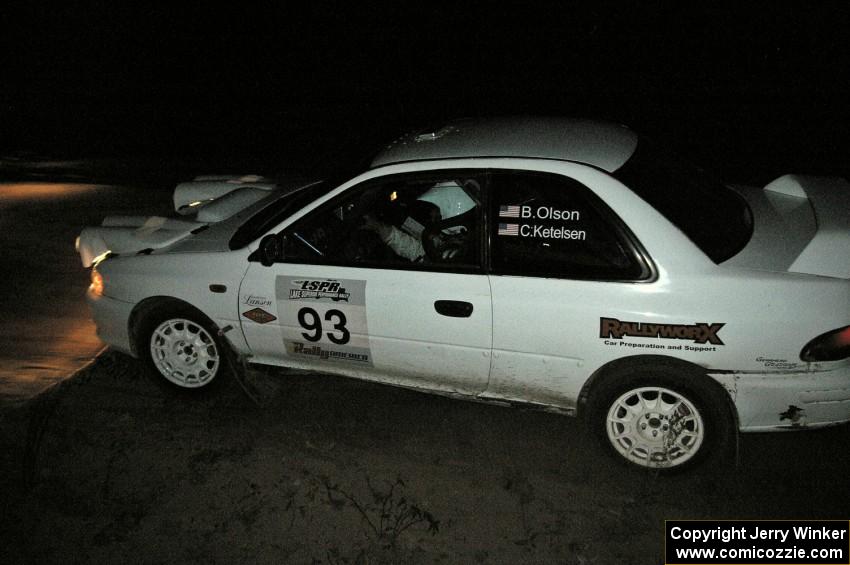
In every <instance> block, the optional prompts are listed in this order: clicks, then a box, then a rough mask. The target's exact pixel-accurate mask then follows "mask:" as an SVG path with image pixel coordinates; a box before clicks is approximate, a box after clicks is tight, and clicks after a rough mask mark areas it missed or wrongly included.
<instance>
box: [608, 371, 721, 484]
mask: <svg viewBox="0 0 850 565" xmlns="http://www.w3.org/2000/svg"><path fill="white" fill-rule="evenodd" d="M605 429H606V432H607V434H608V440H609V441H610V442H611V445H612V446H613V447H614V450H615V451H616V452H617V453H619V454H620V455H621V456H623V457H625V458H626V459H627V460H629V461H631V462H632V463H635V464H637V465H640V466H641V467H647V468H658V467H662V468H672V467H678V466H680V465H683V464H684V463H686V462H687V461H689V460H690V459H691V458H693V457H694V456H696V454H697V453H698V452H699V450H700V447H701V446H702V445H703V442H704V441H705V431H706V428H705V423H704V421H703V417H702V415H701V414H700V412H699V410H698V409H697V408H696V405H695V404H694V402H693V401H691V400H690V399H688V398H687V397H685V396H684V395H682V394H680V393H678V392H676V391H673V390H670V389H668V388H663V387H658V386H654V387H653V386H646V387H640V388H634V389H631V390H628V391H626V392H625V393H623V394H622V395H620V396H619V397H618V398H617V399H616V400H615V401H614V402H613V403H611V405H610V407H609V408H608V414H607V417H606V420H605Z"/></svg>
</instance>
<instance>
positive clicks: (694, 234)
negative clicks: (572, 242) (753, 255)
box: [614, 138, 753, 263]
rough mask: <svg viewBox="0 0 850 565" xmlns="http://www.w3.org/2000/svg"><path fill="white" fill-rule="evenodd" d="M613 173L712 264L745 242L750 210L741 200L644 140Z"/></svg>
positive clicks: (749, 225) (735, 194)
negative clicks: (684, 236) (689, 240)
mask: <svg viewBox="0 0 850 565" xmlns="http://www.w3.org/2000/svg"><path fill="white" fill-rule="evenodd" d="M614 177H616V178H617V179H618V180H619V181H620V182H622V183H623V184H625V185H626V186H628V187H629V188H630V189H632V190H633V191H634V192H635V193H636V194H637V195H638V196H640V197H641V198H643V199H644V200H645V201H647V202H648V203H649V204H651V205H652V206H653V207H654V208H655V209H656V210H658V211H659V212H661V213H662V214H663V215H664V216H665V217H666V218H667V219H668V220H670V222H672V223H673V224H674V225H675V226H676V227H678V228H679V229H680V230H682V231H683V232H684V233H685V235H687V236H688V238H690V239H691V241H693V242H694V243H695V244H696V245H697V246H698V247H699V248H700V249H701V250H702V251H703V252H704V253H705V254H706V255H708V256H709V257H710V258H711V260H712V261H714V262H715V263H722V262H723V261H725V260H727V259H729V258H730V257H732V256H734V255H735V254H737V253H738V252H739V251H740V250H741V249H743V248H744V246H746V245H747V242H748V241H749V240H750V236H751V235H752V232H753V220H752V213H751V211H750V208H749V206H748V205H747V203H746V202H745V201H744V199H743V198H741V197H740V196H739V195H738V194H737V193H736V192H734V191H733V190H732V189H730V188H728V187H726V186H725V185H724V184H723V183H721V182H720V180H719V179H716V178H714V177H713V176H711V175H709V174H708V173H706V172H705V171H703V170H702V169H699V168H697V167H693V166H690V165H688V164H687V163H685V162H683V161H682V160H681V159H679V158H676V157H674V156H673V155H672V153H670V152H668V151H666V150H664V149H662V148H661V147H659V146H657V145H655V144H653V143H652V142H650V141H648V140H646V139H645V138H642V139H641V140H640V141H639V142H638V145H637V148H636V149H635V152H634V154H633V155H632V156H631V157H630V158H629V160H628V161H626V163H625V164H624V165H623V166H622V167H620V169H618V170H617V171H616V172H614Z"/></svg>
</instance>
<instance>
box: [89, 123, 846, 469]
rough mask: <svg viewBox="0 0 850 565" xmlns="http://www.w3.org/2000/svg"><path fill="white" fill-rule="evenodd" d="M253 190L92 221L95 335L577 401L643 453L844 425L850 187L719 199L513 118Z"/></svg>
mask: <svg viewBox="0 0 850 565" xmlns="http://www.w3.org/2000/svg"><path fill="white" fill-rule="evenodd" d="M261 180H262V179H248V180H247V181H246V180H245V179H235V180H234V179H231V180H222V179H218V180H216V179H201V180H197V181H194V184H193V183H188V184H187V185H186V186H183V192H182V194H183V197H182V199H181V201H180V202H179V203H178V202H177V199H176V200H175V205H176V206H177V205H178V204H179V205H180V206H187V207H188V208H190V209H191V208H197V209H198V212H197V214H190V215H187V216H186V218H185V219H183V220H175V219H164V218H159V219H147V220H135V221H124V222H123V223H125V224H128V225H124V226H120V225H115V224H121V223H122V222H115V221H113V223H112V224H109V222H107V224H108V225H106V226H101V227H99V228H92V229H91V230H90V231H89V232H84V233H83V236H81V239H80V241H79V242H78V245H79V250H80V253H81V255H82V256H83V258H84V264H85V263H91V262H94V263H95V266H94V268H93V269H92V285H91V287H90V290H89V292H88V299H89V302H90V304H91V307H92V311H93V314H94V318H95V321H96V323H97V327H98V335H99V336H100V337H101V339H103V340H104V341H105V342H106V343H108V344H110V345H112V346H113V347H114V348H116V349H118V350H121V351H125V352H127V353H130V354H132V355H135V356H137V357H140V358H142V359H143V360H144V361H145V362H146V363H147V364H148V365H149V366H150V368H151V369H152V370H153V371H154V372H155V373H158V374H159V375H161V376H162V377H164V378H165V379H167V381H169V382H171V383H173V384H174V385H177V386H179V387H185V388H201V387H204V386H206V385H209V384H210V383H212V382H214V381H215V380H216V379H217V378H218V377H219V375H220V374H221V373H222V372H223V371H224V370H225V359H226V356H225V353H226V352H227V351H228V350H227V349H225V348H229V349H230V350H232V351H233V352H234V353H235V354H236V355H238V356H240V357H242V358H243V359H244V360H247V361H248V362H250V363H258V364H265V365H281V366H288V367H297V368H307V369H316V370H319V371H322V372H333V373H338V374H342V375H347V376H352V377H359V378H363V379H369V380H373V381H379V382H384V383H389V384H393V385H399V386H405V387H411V388H416V389H420V390H427V391H431V392H436V393H440V394H447V395H453V396H458V397H467V398H472V399H476V400H486V401H494V402H523V403H529V404H532V405H538V406H541V407H545V408H549V409H554V410H560V411H563V412H566V413H568V414H574V415H575V414H581V415H584V416H586V419H587V421H588V422H589V425H590V426H591V428H592V429H593V430H594V431H595V432H597V433H598V434H599V435H600V437H601V438H602V440H603V442H604V443H606V444H607V445H608V446H610V448H611V449H612V450H613V452H614V453H615V454H619V456H621V457H622V458H623V459H625V460H627V461H629V462H631V463H633V464H636V465H638V466H643V467H651V468H661V469H679V468H682V467H683V466H686V465H690V464H693V463H695V462H697V461H698V460H700V459H703V458H704V457H705V456H707V455H709V454H712V453H713V454H718V453H723V452H724V448H725V447H727V446H729V445H731V444H732V443H734V442H733V439H734V437H735V434H736V432H737V431H738V430H740V431H744V432H747V431H771V430H782V429H802V428H811V427H817V426H824V425H829V424H837V423H840V422H845V421H847V420H848V419H850V361H848V359H847V358H848V356H850V326H848V324H850V281H848V277H850V247H848V243H850V185H848V183H847V182H846V181H845V180H843V179H838V178H824V177H806V176H790V175H788V176H783V177H780V178H778V179H776V180H775V181H773V182H771V183H770V184H769V185H767V186H766V187H764V188H748V187H734V188H730V187H727V186H724V185H722V184H720V183H719V182H716V181H715V180H713V179H712V178H710V177H708V176H706V175H705V174H704V173H703V172H701V171H700V170H698V169H696V168H691V167H689V166H687V165H685V164H683V163H682V162H680V161H678V160H676V159H675V158H674V157H672V156H671V155H670V154H668V153H666V152H665V151H664V150H663V149H661V148H659V147H657V146H655V145H654V144H653V143H652V142H650V141H648V140H645V139H643V138H641V137H639V136H637V135H636V134H635V133H634V132H633V131H631V130H629V129H627V128H625V127H622V126H619V125H613V124H607V123H600V122H593V121H584V120H568V119H532V118H523V119H508V118H504V119H488V120H466V121H459V122H454V123H451V124H449V125H446V126H445V127H442V128H439V129H435V130H430V131H426V132H417V133H413V134H410V135H406V136H403V137H401V138H399V139H398V140H396V141H394V142H393V143H392V144H390V145H389V146H388V147H386V148H385V149H384V150H383V151H382V152H381V153H379V154H378V155H377V156H376V157H375V158H374V160H373V161H372V163H371V166H370V167H369V168H368V169H367V170H365V171H363V172H362V173H361V174H359V175H357V176H355V177H354V178H349V179H344V180H343V181H342V182H334V181H323V182H317V183H311V184H304V183H302V184H300V185H297V186H286V185H283V186H276V187H269V186H265V185H262V182H260V181H261ZM210 182H211V183H213V184H214V185H216V183H217V185H216V186H217V188H216V186H213V187H212V188H209V187H208V188H209V190H207V191H206V192H204V191H203V190H201V191H198V192H199V193H200V194H202V196H203V198H202V199H200V200H194V201H193V200H192V198H191V196H190V197H186V194H187V192H186V191H187V190H188V191H189V193H191V192H192V187H193V186H201V185H203V184H204V183H210ZM197 183H199V184H197ZM246 185H250V186H248V188H252V189H255V190H251V192H250V194H249V193H245V192H242V193H240V192H238V191H239V190H244V189H245V188H246ZM254 185H262V186H254ZM234 187H235V188H234ZM234 190H236V191H237V192H234ZM240 194H242V196H239V195H240ZM207 207H209V208H207ZM205 209H206V210H207V212H209V213H206V214H205V213H204V210H205ZM184 211H185V210H184ZM121 230H123V231H121ZM106 232H109V233H106ZM110 234H111V235H110ZM110 241H115V242H116V243H117V247H119V249H113V248H111V246H110V244H109V242H110ZM95 255H97V256H98V257H95Z"/></svg>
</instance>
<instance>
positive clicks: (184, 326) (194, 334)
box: [136, 301, 229, 391]
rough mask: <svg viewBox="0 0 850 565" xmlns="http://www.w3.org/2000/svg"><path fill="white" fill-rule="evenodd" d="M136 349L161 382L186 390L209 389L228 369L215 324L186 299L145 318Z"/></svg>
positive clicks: (151, 312) (168, 305) (163, 307)
mask: <svg viewBox="0 0 850 565" xmlns="http://www.w3.org/2000/svg"><path fill="white" fill-rule="evenodd" d="M136 335H137V343H136V351H137V352H138V354H139V357H140V358H141V359H142V361H143V362H144V364H145V367H146V368H147V370H148V372H149V373H150V374H151V375H152V376H153V377H154V378H156V379H157V380H158V381H159V382H161V383H165V384H167V385H169V386H170V387H171V388H175V389H179V390H184V391H199V390H202V389H203V390H209V389H210V388H211V387H213V386H214V385H216V384H217V383H219V382H220V381H221V380H222V376H223V374H225V373H226V372H227V371H228V369H229V365H228V362H229V360H228V356H229V350H227V349H225V347H226V346H225V344H224V343H223V340H222V338H221V337H220V336H219V335H218V329H217V328H216V327H215V325H214V324H213V323H212V322H211V321H210V320H209V319H208V318H207V317H206V316H204V315H203V314H202V313H201V312H199V311H198V310H197V309H195V308H193V307H192V306H189V305H188V304H186V303H184V302H179V301H167V302H163V303H162V304H160V305H158V306H156V307H155V308H154V309H153V310H151V311H150V312H148V313H147V315H145V316H144V318H143V319H142V320H141V323H140V326H139V330H138V331H137V333H136Z"/></svg>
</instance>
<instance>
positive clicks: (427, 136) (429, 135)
mask: <svg viewBox="0 0 850 565" xmlns="http://www.w3.org/2000/svg"><path fill="white" fill-rule="evenodd" d="M453 131H457V128H456V127H454V126H446V127H443V128H440V129H438V130H437V131H430V132H425V133H420V134H419V135H417V136H416V137H414V138H413V140H414V141H415V142H417V143H419V142H420V141H434V140H435V139H440V138H441V137H443V136H444V135H448V134H450V133H452V132H453Z"/></svg>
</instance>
